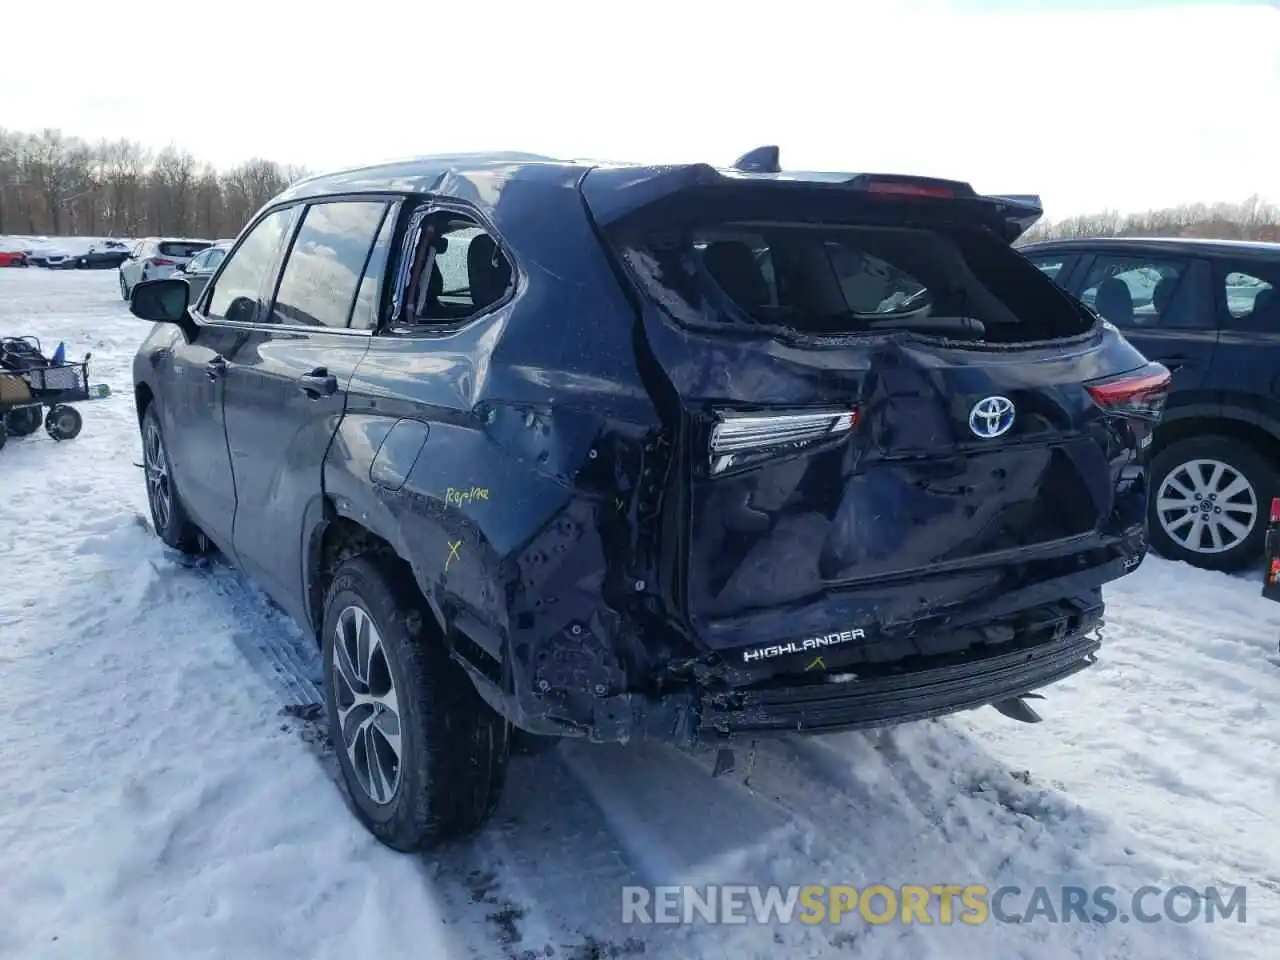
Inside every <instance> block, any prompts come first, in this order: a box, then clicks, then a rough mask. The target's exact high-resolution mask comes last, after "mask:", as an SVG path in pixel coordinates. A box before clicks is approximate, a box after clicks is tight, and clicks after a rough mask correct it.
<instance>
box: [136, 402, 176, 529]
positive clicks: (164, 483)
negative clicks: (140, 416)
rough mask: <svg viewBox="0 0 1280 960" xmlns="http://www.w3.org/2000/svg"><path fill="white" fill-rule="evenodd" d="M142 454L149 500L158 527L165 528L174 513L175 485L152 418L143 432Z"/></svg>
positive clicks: (162, 444)
mask: <svg viewBox="0 0 1280 960" xmlns="http://www.w3.org/2000/svg"><path fill="white" fill-rule="evenodd" d="M142 454H143V467H144V469H145V470H146V474H147V500H148V501H149V502H150V503H151V512H152V513H153V514H154V516H155V521H156V527H157V528H159V529H160V530H163V529H164V528H165V527H167V526H168V525H169V518H170V517H171V516H172V515H173V487H172V485H171V484H170V482H169V460H168V458H167V457H166V456H165V452H164V440H163V439H162V438H161V436H160V428H159V427H158V426H157V425H156V424H155V423H154V422H153V421H150V420H149V421H148V422H147V425H146V428H145V429H144V430H143V432H142Z"/></svg>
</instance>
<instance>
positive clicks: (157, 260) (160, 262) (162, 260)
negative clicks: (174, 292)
mask: <svg viewBox="0 0 1280 960" xmlns="http://www.w3.org/2000/svg"><path fill="white" fill-rule="evenodd" d="M177 263H178V261H177V260H170V259H169V258H168V257H152V258H151V265H152V266H155V267H172V266H175V265H176V264H177Z"/></svg>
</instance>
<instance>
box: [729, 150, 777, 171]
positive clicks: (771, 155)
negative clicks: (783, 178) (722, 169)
mask: <svg viewBox="0 0 1280 960" xmlns="http://www.w3.org/2000/svg"><path fill="white" fill-rule="evenodd" d="M733 169H735V170H741V171H742V172H743V173H781V172H782V164H781V162H780V160H779V150H778V148H777V147H776V146H768V147H756V148H755V149H754V150H748V151H747V152H746V153H744V154H743V155H742V156H740V157H739V158H738V159H737V160H735V161H733Z"/></svg>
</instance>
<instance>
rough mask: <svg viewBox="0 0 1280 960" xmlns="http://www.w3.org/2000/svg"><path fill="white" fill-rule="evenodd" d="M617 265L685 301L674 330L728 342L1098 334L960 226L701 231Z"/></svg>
mask: <svg viewBox="0 0 1280 960" xmlns="http://www.w3.org/2000/svg"><path fill="white" fill-rule="evenodd" d="M620 254H621V258H622V260H623V262H624V263H625V264H626V265H627V267H628V268H629V270H630V272H631V273H632V275H633V276H634V277H635V278H636V280H637V281H638V283H639V284H640V286H641V287H642V288H643V289H645V290H646V292H647V293H649V294H650V295H651V296H654V297H655V298H656V299H659V300H660V301H665V302H667V303H670V302H671V301H672V297H671V294H673V293H675V294H676V295H677V297H678V300H679V301H681V302H682V304H683V305H684V306H685V309H683V310H682V311H681V313H682V314H683V316H680V315H677V319H680V320H684V321H685V322H687V323H690V324H692V325H694V326H697V327H700V328H707V327H718V328H720V329H721V330H723V331H726V332H733V331H737V332H755V333H772V334H775V335H781V336H783V337H790V338H800V339H806V338H846V337H868V336H875V335H890V334H894V333H909V334H914V335H917V336H923V337H933V338H938V339H942V340H955V341H963V342H968V343H972V344H975V345H977V344H989V345H993V346H995V345H1014V344H1031V343H1042V342H1044V341H1049V340H1057V339H1063V338H1073V337H1077V336H1080V335H1081V334H1085V333H1087V332H1088V331H1089V330H1090V329H1091V328H1092V327H1093V325H1094V323H1095V322H1096V320H1095V318H1094V317H1093V316H1092V315H1091V314H1090V313H1089V312H1088V311H1086V310H1085V309H1083V308H1082V307H1080V306H1079V305H1078V304H1076V303H1075V302H1074V301H1072V300H1071V299H1070V298H1069V297H1067V296H1066V295H1065V294H1064V293H1062V292H1061V291H1060V290H1058V288H1057V287H1055V286H1053V285H1052V284H1051V283H1045V278H1044V277H1043V276H1042V275H1041V274H1040V273H1039V271H1038V270H1036V268H1035V267H1033V266H1032V265H1031V264H1029V263H1027V262H1026V260H1025V259H1024V258H1023V257H1021V256H1020V255H1019V254H1018V253H1017V252H1015V251H1014V250H1012V249H1011V248H1009V247H1008V246H1007V245H1006V244H1004V243H1003V242H1002V241H1001V240H1000V239H999V238H997V237H994V236H992V235H990V234H989V233H987V232H986V231H983V230H981V229H977V228H973V227H965V226H962V225H957V224H936V225H929V226H925V225H912V226H894V225H887V224H879V223H874V222H871V223H848V224H813V223H799V222H770V221H760V220H749V219H742V220H728V221H722V222H703V223H698V224H692V225H689V226H687V227H684V228H682V229H678V230H659V231H655V232H653V233H650V234H648V235H646V236H643V237H633V238H630V239H629V240H628V241H626V242H625V244H624V245H623V246H622V247H621V249H620ZM690 305H693V306H695V307H696V309H695V311H692V312H691V311H689V310H688V309H687V307H688V306H690Z"/></svg>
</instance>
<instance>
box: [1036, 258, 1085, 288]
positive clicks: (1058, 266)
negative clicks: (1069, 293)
mask: <svg viewBox="0 0 1280 960" xmlns="http://www.w3.org/2000/svg"><path fill="white" fill-rule="evenodd" d="M1027 259H1028V260H1030V261H1031V264H1032V266H1034V267H1035V268H1036V269H1037V270H1039V271H1040V272H1041V273H1043V274H1044V275H1045V276H1046V277H1048V278H1049V279H1050V280H1052V281H1053V282H1054V283H1056V284H1057V285H1058V286H1060V287H1063V288H1064V289H1065V288H1066V285H1067V277H1069V276H1070V275H1071V268H1072V267H1074V266H1075V264H1076V256H1075V254H1070V255H1063V254H1039V255H1035V254H1033V255H1031V256H1029V257H1027Z"/></svg>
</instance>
